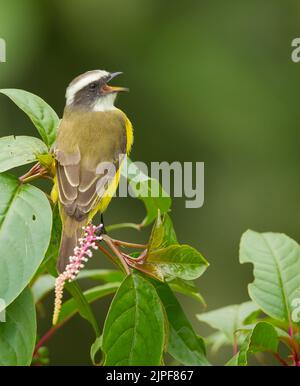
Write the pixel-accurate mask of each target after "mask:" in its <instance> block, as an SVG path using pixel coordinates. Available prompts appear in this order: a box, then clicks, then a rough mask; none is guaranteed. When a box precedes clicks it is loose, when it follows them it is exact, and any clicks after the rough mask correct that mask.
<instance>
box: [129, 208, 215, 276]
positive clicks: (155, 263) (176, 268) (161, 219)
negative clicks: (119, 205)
mask: <svg viewBox="0 0 300 386" xmlns="http://www.w3.org/2000/svg"><path fill="white" fill-rule="evenodd" d="M207 267H208V262H207V261H206V260H205V258H204V257H203V256H202V255H201V253H200V252H198V251H197V250H196V249H195V248H193V247H191V246H189V245H180V244H178V242H177V239H176V235H175V231H174V229H173V225H172V221H171V219H170V217H169V216H168V215H167V214H165V215H164V216H161V215H160V213H159V214H158V216H157V219H156V222H155V224H154V226H153V229H152V233H151V237H150V242H149V249H148V253H147V259H146V261H145V263H144V264H143V266H141V265H137V266H136V268H137V269H139V268H142V269H143V270H144V272H145V271H148V272H149V273H150V274H151V275H152V276H154V277H156V278H157V279H158V280H161V281H164V280H167V281H170V280H173V279H175V278H179V279H183V280H194V279H196V278H198V277H199V276H201V275H202V274H203V272H204V271H205V270H206V269H207Z"/></svg>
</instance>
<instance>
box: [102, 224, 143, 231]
mask: <svg viewBox="0 0 300 386" xmlns="http://www.w3.org/2000/svg"><path fill="white" fill-rule="evenodd" d="M124 228H132V229H135V230H137V231H140V230H141V229H142V225H141V224H135V223H131V222H124V223H121V224H113V225H108V226H107V227H106V230H107V231H108V232H110V231H115V230H117V229H124Z"/></svg>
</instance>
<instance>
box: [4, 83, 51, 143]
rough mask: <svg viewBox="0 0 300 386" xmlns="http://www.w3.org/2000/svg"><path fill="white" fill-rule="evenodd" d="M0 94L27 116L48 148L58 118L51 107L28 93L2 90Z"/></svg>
mask: <svg viewBox="0 0 300 386" xmlns="http://www.w3.org/2000/svg"><path fill="white" fill-rule="evenodd" d="M0 93H2V94H4V95H7V96H8V97H9V98H10V99H11V100H12V101H13V102H14V103H15V104H16V105H17V106H18V107H19V108H20V109H21V110H23V111H24V112H25V113H26V114H27V115H28V117H29V118H30V119H31V121H32V122H33V124H34V126H35V127H36V128H37V130H38V132H39V133H40V136H41V137H42V139H43V141H44V142H45V144H46V145H47V146H48V147H50V146H51V145H52V144H53V142H54V141H55V139H56V132H57V128H58V125H59V118H58V116H57V114H56V112H55V111H54V110H53V109H52V107H50V106H49V105H48V104H47V103H46V102H45V101H44V100H43V99H41V98H40V97H38V96H37V95H34V94H31V93H30V92H28V91H24V90H17V89H2V90H0Z"/></svg>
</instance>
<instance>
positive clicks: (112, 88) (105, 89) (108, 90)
mask: <svg viewBox="0 0 300 386" xmlns="http://www.w3.org/2000/svg"><path fill="white" fill-rule="evenodd" d="M121 74H123V72H112V73H110V77H109V80H108V82H109V81H111V80H112V79H113V78H115V77H116V76H118V75H121ZM101 91H102V92H104V93H105V94H109V93H112V92H119V91H129V89H128V88H127V87H119V86H108V85H107V84H105V85H104V86H103V87H102V90H101Z"/></svg>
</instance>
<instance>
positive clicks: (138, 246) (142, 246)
mask: <svg viewBox="0 0 300 386" xmlns="http://www.w3.org/2000/svg"><path fill="white" fill-rule="evenodd" d="M111 241H112V242H113V243H114V244H115V245H120V246H122V247H128V248H136V249H146V248H147V247H148V245H147V244H135V243H128V242H127V241H122V240H116V239H111Z"/></svg>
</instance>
